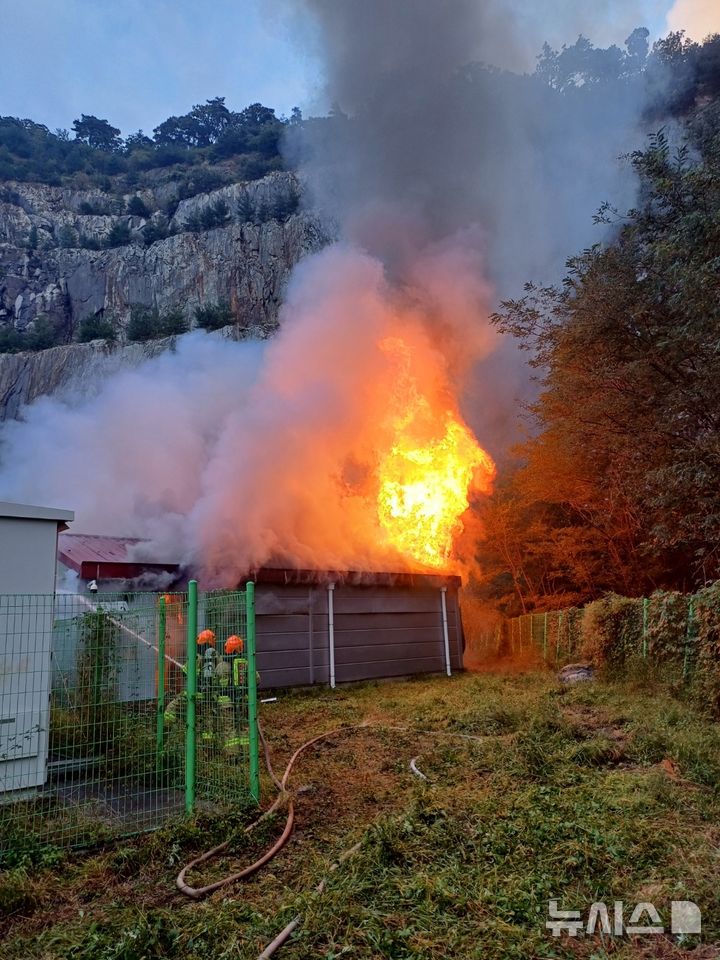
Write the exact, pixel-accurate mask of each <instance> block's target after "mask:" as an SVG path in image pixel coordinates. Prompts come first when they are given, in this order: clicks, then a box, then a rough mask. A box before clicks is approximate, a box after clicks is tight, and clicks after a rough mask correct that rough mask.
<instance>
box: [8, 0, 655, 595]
mask: <svg viewBox="0 0 720 960" xmlns="http://www.w3.org/2000/svg"><path fill="white" fill-rule="evenodd" d="M278 2H282V3H283V4H284V6H285V9H286V10H288V9H292V11H294V13H295V15H298V16H300V17H301V19H302V20H303V21H304V25H305V27H306V28H307V30H308V33H309V34H311V35H312V37H313V43H314V44H316V49H317V50H319V51H320V55H321V57H322V60H323V63H324V66H325V75H326V79H327V97H328V100H329V101H330V102H332V103H336V104H337V107H338V110H339V111H342V112H344V114H346V116H345V117H344V118H343V116H342V115H336V116H334V117H333V118H332V119H331V120H327V119H317V120H315V121H311V122H310V123H308V124H306V125H303V126H302V127H301V128H300V134H299V136H295V137H293V138H291V140H290V142H289V143H288V150H289V152H290V153H291V154H292V155H293V156H294V157H295V158H298V159H299V161H300V163H301V168H302V175H303V178H304V179H305V181H306V184H307V192H308V197H309V201H310V203H311V204H312V205H313V206H314V207H316V208H317V209H319V210H320V211H321V212H322V213H323V214H324V215H325V216H326V217H327V218H328V219H332V220H333V221H335V223H336V224H337V230H338V234H339V236H340V238H341V239H340V242H339V243H338V244H337V245H336V246H335V247H331V248H329V249H327V250H325V251H323V252H321V253H320V254H318V255H316V256H314V257H311V258H308V259H307V260H306V261H304V262H303V263H302V264H300V265H299V267H298V268H297V269H296V271H295V274H294V276H293V278H292V280H291V284H290V289H289V292H288V297H287V299H286V303H285V305H284V307H283V310H282V312H281V323H282V328H281V332H280V333H279V335H278V336H277V338H276V339H275V340H274V341H273V342H272V343H271V344H270V345H269V346H268V348H267V349H266V350H265V351H264V353H263V355H262V357H261V358H260V359H258V358H257V357H252V356H250V355H249V354H248V351H247V350H246V349H245V348H242V347H235V346H231V345H228V344H222V343H221V344H218V343H211V342H209V340H208V339H207V338H205V337H204V336H203V335H201V334H192V335H190V338H189V339H188V340H187V341H185V345H184V346H181V348H180V349H179V351H178V353H177V354H176V355H172V356H170V355H169V356H166V357H163V358H161V359H160V360H157V361H153V362H151V363H150V364H148V365H147V367H145V368H139V369H137V370H135V371H133V372H132V374H127V373H126V374H120V375H119V376H118V377H117V378H115V379H111V380H110V381H108V382H107V383H106V384H105V385H104V386H103V387H102V389H101V390H100V391H99V392H98V394H97V396H95V397H94V399H93V401H92V402H91V403H87V402H84V401H82V400H75V401H73V402H69V403H68V402H60V401H58V400H44V401H41V402H40V403H38V404H37V405H36V406H35V407H34V408H32V409H31V410H30V411H27V413H26V415H25V421H26V422H25V423H22V424H17V425H14V426H12V427H11V428H9V430H8V431H7V432H6V436H5V446H4V450H3V452H2V457H3V463H4V468H3V473H2V476H0V495H2V494H3V493H4V494H6V495H8V494H9V495H14V496H16V497H17V499H24V500H40V501H45V502H48V503H61V505H63V506H69V507H72V508H75V509H76V511H77V513H78V521H77V523H76V525H75V529H78V530H79V529H83V530H86V531H87V532H95V533H98V532H103V533H115V532H117V533H123V534H126V535H135V536H141V537H142V536H145V537H149V538H150V539H151V540H152V541H153V543H154V544H155V547H154V548H153V550H154V552H155V554H157V552H158V551H159V550H162V552H163V553H164V556H163V557H162V558H161V559H166V558H168V557H170V555H171V554H172V557H171V558H172V559H176V558H177V559H183V560H186V561H187V562H189V563H191V564H193V566H194V567H195V568H196V569H199V570H200V571H201V572H202V574H203V575H204V576H205V578H206V581H207V582H214V583H223V584H232V583H234V582H236V581H237V578H238V577H239V576H241V575H242V573H243V572H245V571H246V570H247V569H248V567H249V566H250V565H253V564H261V563H266V562H269V561H271V562H272V561H278V560H279V561H281V562H288V563H296V564H299V565H307V566H310V565H313V566H320V567H323V566H324V567H328V568H338V567H340V568H342V567H346V568H353V567H356V568H357V567H360V568H365V567H370V566H374V567H376V568H377V567H378V566H379V565H382V566H385V567H389V568H393V569H395V568H401V567H403V566H410V567H413V565H414V566H415V567H417V562H416V561H413V560H412V558H408V557H403V556H402V555H398V552H397V549H396V548H394V547H393V545H392V543H391V542H389V541H388V540H387V538H386V535H385V531H384V529H383V528H382V527H381V524H380V523H379V520H378V515H377V491H378V476H377V473H378V466H379V464H381V463H382V462H383V458H384V457H386V456H387V454H388V452H389V451H391V450H392V449H393V445H394V443H395V441H396V438H397V430H398V429H399V426H398V425H399V424H400V425H403V429H409V430H410V431H411V432H412V431H415V433H416V434H417V435H418V438H420V436H422V442H423V443H427V442H433V441H436V440H438V439H440V438H441V437H442V435H443V430H444V429H445V420H444V419H443V418H444V416H445V414H446V413H447V414H452V415H455V414H457V412H458V407H459V406H460V407H462V413H463V414H464V416H465V418H466V419H467V420H468V422H470V423H471V425H472V426H473V427H474V429H475V431H476V433H477V436H478V438H479V440H480V442H481V443H482V444H483V445H484V446H489V447H490V449H491V450H492V452H493V453H497V452H502V450H503V448H504V447H505V446H506V445H507V443H508V442H509V441H512V440H514V439H515V437H514V435H513V433H512V428H511V424H512V420H513V417H514V413H513V411H514V404H515V399H516V397H517V396H518V395H519V394H522V393H524V392H525V391H526V389H527V374H526V370H525V367H524V363H523V362H522V361H521V360H520V359H519V358H518V357H517V356H516V354H515V353H514V352H513V349H512V348H511V347H510V346H509V345H507V344H502V345H498V343H497V338H496V336H495V334H494V331H493V329H492V328H491V326H490V324H489V322H488V316H489V313H490V312H491V311H492V309H493V307H494V305H495V304H496V303H497V300H498V298H499V297H500V296H504V295H508V294H515V293H517V292H518V291H519V289H520V286H521V284H522V283H523V282H524V281H525V280H530V279H539V280H542V281H546V280H548V279H554V278H557V277H558V276H559V274H560V271H561V269H562V264H563V261H564V259H565V257H566V256H567V255H568V254H570V253H572V252H573V251H574V250H576V249H578V248H579V247H582V246H584V245H586V244H587V243H589V242H591V241H592V240H593V239H600V237H599V236H597V235H595V234H594V233H593V228H592V213H593V212H594V210H595V209H596V208H597V206H598V205H599V203H600V202H601V201H602V200H604V199H609V200H611V201H615V202H616V203H618V204H619V205H622V204H623V203H624V202H627V201H628V200H629V199H630V198H631V197H632V191H633V189H634V184H633V181H632V178H631V177H630V176H629V175H627V171H623V168H622V166H621V165H619V164H618V162H617V156H618V154H619V153H621V152H623V151H627V150H628V149H630V148H632V146H633V145H634V144H635V143H636V142H638V140H639V139H640V137H641V134H640V130H639V124H638V118H639V113H640V107H641V104H640V102H639V96H638V97H637V98H636V97H633V96H627V95H626V96H624V97H623V98H622V99H621V100H619V101H618V100H615V101H613V99H612V98H609V97H608V95H607V92H603V91H598V92H597V94H596V95H594V96H593V95H586V96H583V98H582V99H580V98H579V97H578V98H575V99H573V98H566V99H564V100H562V101H561V100H560V98H559V97H558V95H557V94H555V93H554V92H553V91H551V90H549V89H544V88H543V87H542V86H541V85H539V84H537V83H535V82H533V81H531V80H530V79H529V78H528V77H523V76H517V75H514V76H511V75H509V74H504V73H502V72H501V70H500V67H502V65H503V63H504V62H507V63H517V62H518V60H519V59H522V57H523V56H525V52H524V51H525V50H526V47H527V43H528V38H527V36H525V35H524V34H523V32H522V29H521V26H520V25H521V22H522V21H521V18H519V17H518V14H517V10H516V9H514V8H513V7H512V6H503V5H501V4H499V3H497V4H493V3H480V2H477V0H442V2H440V0H363V2H362V3H360V2H357V0H303V2H301V0H297V2H292V3H290V0H278ZM288 4H289V6H288ZM586 32H588V33H591V32H592V31H591V27H590V26H588V28H587V30H586ZM538 39H539V38H538ZM618 39H619V40H620V42H622V40H623V39H624V38H623V37H620V38H618ZM568 40H569V41H570V42H572V41H573V40H574V37H569V38H568ZM487 60H490V61H492V62H494V63H495V64H496V67H497V69H494V70H487V69H485V68H482V67H481V66H479V65H478V64H479V62H482V61H487ZM417 396H420V397H425V398H427V399H428V409H434V410H437V411H440V414H441V415H440V416H439V417H438V420H437V423H433V422H432V419H431V418H429V417H428V416H427V415H426V414H423V416H422V417H420V418H419V419H418V420H417V421H416V422H412V421H411V422H410V423H409V426H408V423H407V417H406V416H405V411H406V410H407V409H408V406H407V404H408V400H410V399H413V398H417ZM418 442H420V441H418Z"/></svg>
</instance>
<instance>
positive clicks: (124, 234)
mask: <svg viewBox="0 0 720 960" xmlns="http://www.w3.org/2000/svg"><path fill="white" fill-rule="evenodd" d="M130 240H131V236H130V224H128V223H126V222H125V221H124V220H118V221H116V222H115V223H114V224H113V225H112V227H111V229H110V232H109V233H108V235H107V237H106V238H105V246H106V247H125V246H127V244H128V243H130Z"/></svg>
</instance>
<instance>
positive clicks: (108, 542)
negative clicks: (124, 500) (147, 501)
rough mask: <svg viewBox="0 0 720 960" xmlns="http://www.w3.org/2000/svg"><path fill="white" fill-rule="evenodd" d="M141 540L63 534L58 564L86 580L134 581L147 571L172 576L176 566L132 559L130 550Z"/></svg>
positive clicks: (60, 540) (59, 542) (60, 538)
mask: <svg viewBox="0 0 720 960" xmlns="http://www.w3.org/2000/svg"><path fill="white" fill-rule="evenodd" d="M143 542H145V541H143V540H142V539H141V538H140V537H101V536H94V535H91V534H85V533H61V534H60V536H59V537H58V560H59V561H60V562H61V563H62V564H64V565H65V566H66V567H69V568H70V569H71V570H74V571H75V572H76V573H78V574H80V576H81V577H82V578H83V579H84V580H106V579H125V580H127V579H131V578H132V577H138V576H140V574H142V573H144V572H145V571H154V572H157V571H160V570H165V571H168V572H173V571H175V570H177V569H178V564H177V563H163V562H162V561H155V560H153V561H145V560H137V559H130V556H129V553H130V550H129V548H130V547H133V546H135V544H137V543H143Z"/></svg>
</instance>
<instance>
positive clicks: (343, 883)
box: [0, 673, 720, 960]
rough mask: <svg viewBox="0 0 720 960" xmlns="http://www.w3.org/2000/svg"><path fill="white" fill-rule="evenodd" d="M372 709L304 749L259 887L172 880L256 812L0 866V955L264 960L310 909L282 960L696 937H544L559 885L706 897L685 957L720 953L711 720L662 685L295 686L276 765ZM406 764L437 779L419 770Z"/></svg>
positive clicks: (630, 949)
mask: <svg viewBox="0 0 720 960" xmlns="http://www.w3.org/2000/svg"><path fill="white" fill-rule="evenodd" d="M364 721H369V722H370V723H372V724H375V726H373V727H372V728H370V729H364V730H356V731H353V732H349V733H347V734H346V735H344V736H343V737H340V738H338V739H337V740H332V741H327V742H324V743H322V744H320V745H318V746H317V747H316V748H315V749H314V750H313V751H312V752H310V753H308V754H306V755H305V756H304V757H303V759H302V760H301V761H300V763H299V765H298V767H297V769H296V771H295V773H294V775H293V780H292V784H291V785H292V786H293V787H294V788H295V789H296V790H297V789H298V788H300V789H299V792H298V794H297V802H296V807H297V818H298V822H297V829H296V832H295V835H294V836H293V838H292V840H291V842H290V844H289V846H288V847H287V848H286V849H285V850H284V851H283V852H282V853H281V854H280V855H279V856H278V857H277V858H276V859H275V860H274V861H273V862H272V863H271V864H270V865H269V866H268V867H267V868H266V869H265V871H263V872H262V873H260V874H259V875H258V876H257V877H256V878H254V879H253V880H251V881H250V882H248V883H246V884H244V885H239V886H237V887H234V888H230V889H228V890H227V891H225V892H224V893H223V892H220V893H218V894H216V895H214V896H213V897H211V898H210V899H209V900H207V901H205V902H203V903H200V904H192V903H189V902H188V901H186V900H184V899H183V898H182V897H181V896H180V895H179V894H178V893H177V892H176V890H175V887H174V876H175V874H176V873H177V871H178V869H179V866H180V865H181V864H182V863H184V862H185V861H186V860H188V859H190V858H191V857H192V855H193V854H194V853H196V852H197V851H199V850H201V849H203V848H204V847H207V846H211V845H212V844H213V843H215V842H217V841H218V840H219V839H222V838H224V836H225V835H226V834H227V833H228V832H229V831H230V832H232V835H233V837H234V838H235V841H234V843H233V848H232V854H231V855H230V856H229V857H227V858H225V859H224V860H221V861H218V862H217V863H215V864H209V865H207V867H206V868H205V869H204V870H203V871H201V872H198V874H196V875H195V876H193V877H191V878H190V879H191V882H193V883H195V882H198V883H199V882H201V881H202V882H208V881H210V880H212V879H214V878H216V877H217V876H219V875H221V874H222V873H223V872H225V871H229V870H232V869H237V868H238V867H239V866H241V865H243V864H245V863H247V862H249V861H250V860H252V859H254V854H255V853H256V852H257V851H258V850H259V849H260V848H261V847H262V844H263V843H264V842H266V841H267V840H268V839H269V837H270V836H271V835H277V831H278V830H279V824H278V823H277V822H276V823H275V824H272V823H269V824H267V825H265V826H264V827H263V830H262V833H261V834H260V835H258V836H257V837H254V838H253V837H251V838H247V837H243V836H242V835H241V828H242V825H243V824H244V823H246V822H247V820H248V818H249V817H250V816H251V813H250V812H248V811H238V813H237V816H236V817H233V818H231V819H230V820H220V819H214V818H212V817H207V816H205V817H204V818H203V819H199V820H197V821H196V822H194V823H190V824H186V825H183V826H182V827H179V828H177V829H176V830H174V831H172V832H171V831H163V832H160V833H157V834H154V835H152V836H148V837H146V838H144V839H141V840H138V841H136V842H134V843H125V844H123V845H122V846H118V847H115V848H108V849H106V850H103V851H100V852H97V853H94V854H89V855H86V856H75V857H72V858H70V857H69V858H67V859H66V860H64V861H63V862H62V863H61V864H59V865H58V864H52V863H50V864H48V865H46V866H43V865H42V863H40V864H39V865H36V866H33V867H30V866H27V865H26V866H25V867H23V866H22V865H20V866H18V867H16V868H15V869H13V870H11V871H7V872H6V873H5V874H0V912H1V913H4V919H3V920H2V928H3V929H2V931H1V932H2V933H3V934H4V936H3V938H2V940H0V957H2V958H3V960H5V958H7V960H21V958H22V960H25V958H27V960H40V958H43V960H46V958H47V960H49V958H67V960H70V958H73V960H155V958H178V960H180V958H182V960H185V958H187V960H190V958H192V960H205V958H213V960H224V958H245V957H248V958H254V957H256V956H257V954H258V953H259V952H260V950H261V949H262V947H263V946H264V945H265V944H266V943H267V942H268V941H269V940H270V939H272V937H273V936H274V935H275V933H277V931H278V930H279V929H280V928H281V927H282V926H284V924H285V923H287V922H288V921H289V920H290V919H291V918H292V917H293V916H295V915H296V914H297V913H301V914H303V917H304V920H303V924H302V926H301V927H300V928H299V930H298V931H297V932H296V934H295V936H294V937H293V939H292V940H291V941H290V942H289V943H288V945H287V946H285V947H284V948H283V949H282V951H281V952H280V953H279V954H278V956H280V957H283V958H287V960H301V958H302V960H305V958H309V957H325V958H339V957H351V958H376V957H388V958H397V960H405V958H407V960H410V958H413V960H414V958H427V960H431V958H433V960H434V958H441V957H456V958H475V957H477V958H481V957H482V958H498V960H500V958H503V960H504V958H512V957H518V958H521V957H528V958H530V957H587V958H591V957H592V958H602V957H606V956H611V955H612V956H613V957H639V956H648V957H649V956H668V957H670V956H673V957H679V956H684V955H686V952H687V950H688V949H689V948H690V947H692V946H693V944H692V943H689V944H685V945H683V946H682V947H681V946H678V945H677V944H673V943H672V942H671V941H670V940H669V939H667V938H659V937H645V938H635V939H634V940H627V939H620V940H618V941H614V942H613V941H612V940H611V939H609V938H607V937H606V938H605V941H604V942H602V941H601V940H600V939H599V938H595V937H592V938H585V939H580V940H577V941H571V940H569V939H563V940H555V939H553V938H552V937H549V936H548V935H547V932H546V930H545V921H546V919H547V901H548V900H549V899H551V898H557V899H560V900H561V907H562V908H564V909H570V908H577V909H583V910H585V911H586V910H587V907H588V906H589V904H590V903H591V902H592V901H595V900H605V901H606V902H612V901H614V900H617V899H622V900H625V901H627V902H628V903H629V904H631V905H634V904H635V903H637V902H638V901H640V900H648V899H649V900H652V901H653V902H654V903H655V904H656V905H657V906H658V908H659V909H660V910H661V912H663V910H665V912H666V913H667V906H668V904H669V901H670V900H672V899H689V900H694V901H696V902H697V903H698V904H699V905H700V907H701V909H702V912H703V920H704V933H703V937H702V941H703V946H701V947H700V948H698V950H696V951H695V952H694V953H693V954H690V953H688V954H687V955H689V956H691V955H692V956H695V957H696V958H698V960H699V958H700V957H701V956H702V957H710V956H720V950H716V949H715V948H714V947H712V946H710V945H711V944H715V943H716V942H717V941H718V940H719V939H720V828H719V827H718V824H719V823H720V790H719V789H718V786H717V784H718V782H719V781H718V773H719V772H720V727H718V725H717V724H712V723H710V722H708V721H707V720H705V719H704V718H703V717H702V716H700V715H699V714H697V713H695V712H694V711H693V710H692V709H690V708H689V707H687V706H686V705H683V704H680V703H678V702H677V701H675V700H673V699H672V698H671V697H670V696H669V695H667V694H666V693H663V692H662V690H661V689H660V688H657V689H651V690H643V689H632V688H630V687H629V686H623V685H619V684H606V683H599V682H598V683H593V684H587V685H580V686H577V687H575V688H571V689H569V690H565V691H563V690H561V688H559V687H558V685H557V684H556V682H555V681H554V680H553V678H552V677H550V676H549V675H548V674H542V673H535V674H525V675H523V674H516V675H512V676H494V675H489V674H483V675H471V674H466V675H463V676H458V677H454V678H452V679H450V680H448V679H446V678H432V679H427V678H426V679H420V680H414V681H409V682H393V683H381V684H365V685H359V686H356V687H349V688H343V689H341V690H336V691H334V692H333V691H328V690H322V691H318V692H312V693H307V692H305V693H289V692H285V693H283V694H281V699H280V701H279V702H278V703H275V704H271V705H267V706H266V707H264V708H263V722H264V725H265V728H266V732H267V734H268V737H269V739H270V741H271V745H272V749H273V756H274V760H275V765H276V768H278V769H282V766H283V762H285V761H286V760H287V758H288V757H289V755H290V753H291V752H292V751H293V750H294V749H295V748H296V747H297V746H298V745H299V744H300V743H301V742H303V741H304V740H306V739H308V738H309V737H311V736H313V735H316V734H317V733H320V732H323V731H326V730H330V729H333V728H335V727H338V726H343V725H352V724H358V723H361V722H364ZM398 728H402V729H398ZM428 730H443V731H445V732H446V733H458V734H465V735H470V736H479V737H486V739H484V740H482V741H481V742H476V741H470V740H463V739H460V738H457V739H455V738H451V737H446V738H445V737H443V738H440V737H432V736H428V735H427V734H425V733H423V732H422V731H428ZM412 757H417V764H418V767H419V768H420V769H421V770H422V771H423V773H424V774H425V775H426V776H427V777H428V780H427V781H420V780H418V779H417V778H416V777H414V776H413V775H412V774H411V773H410V771H409V769H408V762H409V760H410V758H412ZM264 789H265V796H266V797H269V796H270V795H271V793H272V790H271V787H270V785H269V782H265V783H264ZM357 840H362V846H361V848H360V850H359V851H358V852H357V853H356V854H355V855H354V856H353V857H352V858H351V859H350V860H348V861H347V862H346V863H345V864H344V865H343V866H342V867H341V868H340V869H339V870H337V871H336V872H335V873H333V874H332V875H331V876H330V878H329V880H328V884H327V887H326V890H325V893H324V894H323V895H322V896H317V895H316V894H314V893H313V892H312V890H313V888H314V886H315V885H316V884H317V883H318V881H319V880H320V879H321V878H322V877H323V876H325V875H326V874H327V871H328V867H329V865H330V864H331V863H332V862H333V861H334V860H335V859H337V857H338V856H339V855H340V853H341V852H342V851H343V850H344V849H346V848H347V847H349V846H351V845H352V844H353V843H355V842H356V841H357ZM708 951H710V952H708Z"/></svg>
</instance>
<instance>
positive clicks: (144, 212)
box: [127, 194, 150, 220]
mask: <svg viewBox="0 0 720 960" xmlns="http://www.w3.org/2000/svg"><path fill="white" fill-rule="evenodd" d="M127 213H128V215H129V216H131V217H142V219H143V220H147V219H148V217H149V216H150V210H149V209H148V207H147V204H146V203H145V201H144V200H143V198H142V197H139V196H138V195H137V194H135V195H134V196H132V197H130V199H129V200H128V205H127Z"/></svg>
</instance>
